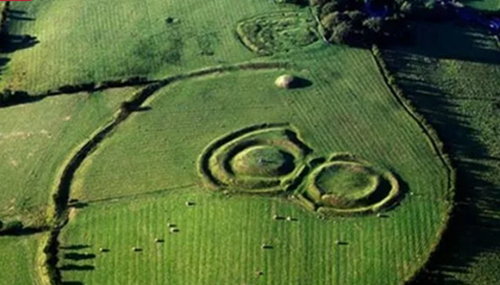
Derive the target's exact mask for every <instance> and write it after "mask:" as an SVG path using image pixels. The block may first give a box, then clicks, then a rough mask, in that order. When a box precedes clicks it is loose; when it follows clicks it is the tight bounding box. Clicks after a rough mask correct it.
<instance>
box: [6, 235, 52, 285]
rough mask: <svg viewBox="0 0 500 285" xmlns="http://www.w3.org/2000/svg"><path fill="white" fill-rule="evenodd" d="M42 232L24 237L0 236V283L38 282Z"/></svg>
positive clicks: (9, 284) (8, 284) (27, 283)
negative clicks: (0, 273)
mask: <svg viewBox="0 0 500 285" xmlns="http://www.w3.org/2000/svg"><path fill="white" fill-rule="evenodd" d="M43 239H44V238H43V234H37V235H31V236H25V237H0V251H1V254H0V267H1V268H2V275H1V278H0V284H2V285H12V284H26V285H29V284H33V285H34V284H39V283H38V281H37V280H39V276H40V272H37V271H38V270H41V268H40V261H39V255H40V254H41V253H40V247H41V246H42V243H43Z"/></svg>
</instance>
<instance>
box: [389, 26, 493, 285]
mask: <svg viewBox="0 0 500 285" xmlns="http://www.w3.org/2000/svg"><path fill="white" fill-rule="evenodd" d="M418 39H419V40H418V41H417V42H416V45H415V46H413V47H407V48H391V49H387V50H385V52H384V58H385V59H386V61H387V62H388V65H389V67H390V70H391V71H392V73H393V74H394V75H395V76H396V79H397V82H398V84H399V85H400V86H401V87H402V89H403V91H404V92H405V94H406V95H407V97H408V98H409V99H410V100H411V101H412V102H413V103H414V105H415V106H416V107H417V109H418V111H419V113H421V114H423V115H424V116H425V117H426V118H427V119H428V120H429V122H430V123H431V124H432V126H433V127H434V128H435V129H436V130H437V132H438V133H439V135H440V137H441V139H442V140H443V142H444V143H445V145H446V146H447V149H448V151H449V152H450V154H451V157H452V159H453V163H454V164H455V165H456V167H457V187H458V189H457V199H458V201H457V202H458V205H460V206H459V207H458V211H457V214H456V215H455V218H454V219H453V220H452V227H451V229H450V234H449V235H446V236H445V237H444V243H443V248H442V250H440V251H439V252H438V254H437V258H436V259H435V260H434V262H433V263H432V266H431V268H430V269H431V270H432V271H433V272H434V273H435V275H436V278H437V280H438V282H437V283H436V284H474V285H490V284H498V283H499V282H500V248H499V247H498V231H499V229H500V211H499V209H498V201H500V197H499V194H498V193H499V189H500V179H499V178H500V164H499V160H498V158H499V157H500V144H499V143H498V137H499V136H500V129H499V127H498V126H499V125H500V100H499V97H498V95H499V94H500V93H499V90H500V84H499V82H498V80H496V79H497V78H499V76H500V60H499V55H500V51H499V50H498V46H497V43H496V42H495V40H494V39H493V38H491V37H489V36H487V35H486V33H484V32H482V31H479V30H473V29H468V28H465V27H463V26H455V25H451V24H449V25H443V24H440V25H437V24H425V23H420V29H419V34H418ZM440 279H442V281H440V282H442V283H439V280H440ZM422 284H429V282H424V283H422Z"/></svg>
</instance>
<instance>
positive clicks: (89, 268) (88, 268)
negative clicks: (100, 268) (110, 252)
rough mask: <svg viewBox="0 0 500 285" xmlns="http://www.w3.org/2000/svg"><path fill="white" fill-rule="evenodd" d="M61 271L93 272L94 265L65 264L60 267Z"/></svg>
mask: <svg viewBox="0 0 500 285" xmlns="http://www.w3.org/2000/svg"><path fill="white" fill-rule="evenodd" d="M59 270H61V271H93V270H95V266H94V265H78V264H65V265H63V266H61V267H59Z"/></svg>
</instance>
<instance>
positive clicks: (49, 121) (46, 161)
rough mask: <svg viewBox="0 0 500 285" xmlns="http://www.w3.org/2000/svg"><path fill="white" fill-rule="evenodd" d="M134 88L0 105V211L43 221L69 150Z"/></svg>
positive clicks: (13, 216) (105, 118)
mask: <svg viewBox="0 0 500 285" xmlns="http://www.w3.org/2000/svg"><path fill="white" fill-rule="evenodd" d="M132 90H133V89H121V90H112V91H104V92H97V93H93V94H90V95H85V94H77V95H74V96H70V97H57V98H56V97H53V98H47V99H45V100H43V101H41V102H39V103H36V104H27V105H20V106H16V107H11V108H4V109H0V116H1V117H2V120H1V122H0V145H1V148H0V157H2V158H4V159H2V160H1V162H0V173H1V175H0V177H1V180H2V183H1V184H0V193H1V195H0V205H1V206H0V216H1V217H3V218H8V217H11V218H19V219H22V220H24V221H25V222H28V223H35V224H37V223H42V222H43V221H44V220H45V207H46V206H47V203H48V202H49V194H50V192H51V191H52V190H53V189H52V186H53V184H54V183H55V180H56V176H57V172H58V171H59V168H60V166H61V164H62V163H63V162H64V161H65V159H67V155H68V153H69V152H70V151H71V150H72V149H73V148H75V147H76V146H77V145H78V144H79V143H81V142H82V141H83V140H84V139H85V138H86V137H87V136H89V135H90V134H91V133H92V132H93V131H94V130H95V129H96V128H98V127H99V126H100V125H102V124H103V123H104V122H105V121H106V120H110V119H111V117H112V115H113V113H114V112H115V111H116V110H117V109H118V106H119V104H120V102H122V101H124V100H126V99H127V95H130V94H131V93H132V92H133V91H132Z"/></svg>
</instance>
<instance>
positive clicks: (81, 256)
mask: <svg viewBox="0 0 500 285" xmlns="http://www.w3.org/2000/svg"><path fill="white" fill-rule="evenodd" d="M95 257H96V255H95V254H93V253H78V252H69V253H65V254H64V259H69V260H76V261H78V260H88V259H94V258H95Z"/></svg>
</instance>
